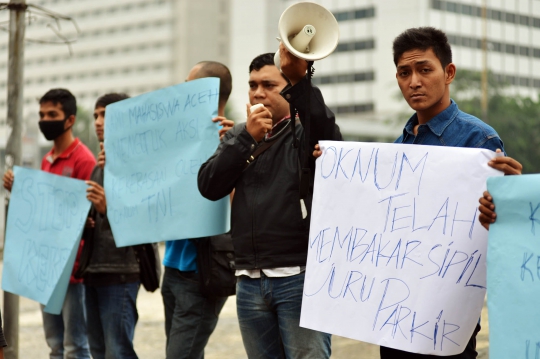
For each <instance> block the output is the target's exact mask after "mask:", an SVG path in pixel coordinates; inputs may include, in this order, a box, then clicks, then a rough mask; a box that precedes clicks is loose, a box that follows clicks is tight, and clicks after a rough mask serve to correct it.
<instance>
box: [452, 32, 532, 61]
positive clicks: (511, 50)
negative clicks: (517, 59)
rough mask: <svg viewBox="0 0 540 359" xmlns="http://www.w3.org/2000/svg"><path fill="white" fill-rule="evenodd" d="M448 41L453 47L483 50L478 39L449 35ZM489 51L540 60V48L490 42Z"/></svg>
mask: <svg viewBox="0 0 540 359" xmlns="http://www.w3.org/2000/svg"><path fill="white" fill-rule="evenodd" d="M447 37H448V41H449V42H450V44H452V45H456V46H463V47H468V48H472V49H481V48H482V40H481V39H477V38H471V37H467V36H460V35H452V34H448V35H447ZM489 49H490V51H493V52H501V53H506V54H511V55H519V56H524V57H530V56H533V57H536V58H540V48H531V47H529V46H521V45H514V44H507V43H503V42H499V41H489Z"/></svg>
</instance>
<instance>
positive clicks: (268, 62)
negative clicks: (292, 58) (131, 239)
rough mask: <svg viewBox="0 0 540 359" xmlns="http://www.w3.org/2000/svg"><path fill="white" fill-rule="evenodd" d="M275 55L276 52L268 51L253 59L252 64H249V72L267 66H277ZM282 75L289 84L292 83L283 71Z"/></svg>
mask: <svg viewBox="0 0 540 359" xmlns="http://www.w3.org/2000/svg"><path fill="white" fill-rule="evenodd" d="M274 55H275V53H273V52H268V53H266V54H262V55H259V56H257V57H256V58H254V59H253V60H252V61H251V64H249V73H251V72H252V71H253V70H255V71H259V70H260V69H262V68H263V67H265V66H276V64H275V63H274ZM281 76H282V77H283V78H284V79H285V81H287V83H288V84H290V82H289V79H288V78H287V77H285V75H283V72H281Z"/></svg>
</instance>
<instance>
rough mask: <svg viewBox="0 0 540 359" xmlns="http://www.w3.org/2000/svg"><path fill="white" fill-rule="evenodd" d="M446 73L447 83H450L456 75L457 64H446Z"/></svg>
mask: <svg viewBox="0 0 540 359" xmlns="http://www.w3.org/2000/svg"><path fill="white" fill-rule="evenodd" d="M444 75H445V78H446V81H445V83H446V84H447V85H450V84H451V83H452V81H454V78H455V77H456V65H454V64H453V63H452V62H451V63H449V64H448V65H446V68H445V69H444Z"/></svg>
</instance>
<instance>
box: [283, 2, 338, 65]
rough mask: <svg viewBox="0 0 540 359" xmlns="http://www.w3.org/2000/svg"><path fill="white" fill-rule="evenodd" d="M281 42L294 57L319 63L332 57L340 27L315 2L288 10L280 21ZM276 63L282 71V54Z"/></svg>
mask: <svg viewBox="0 0 540 359" xmlns="http://www.w3.org/2000/svg"><path fill="white" fill-rule="evenodd" d="M278 31H279V36H280V39H279V40H280V41H282V42H283V45H285V47H286V48H287V50H289V52H290V53H292V54H293V55H294V56H296V57H299V58H301V59H304V60H306V61H316V60H320V59H323V58H325V57H327V56H328V55H330V54H331V53H332V52H334V50H335V49H336V47H337V44H338V41H339V26H338V23H337V20H336V18H335V17H334V15H333V14H332V13H331V12H330V11H328V10H327V9H326V8H325V7H323V6H321V5H319V4H315V3H312V2H300V3H296V4H293V5H291V6H289V7H288V8H287V9H286V10H285V11H284V12H283V14H281V17H280V19H279V25H278ZM274 62H275V64H276V66H277V67H278V68H280V61H279V51H277V52H276V55H275V56H274Z"/></svg>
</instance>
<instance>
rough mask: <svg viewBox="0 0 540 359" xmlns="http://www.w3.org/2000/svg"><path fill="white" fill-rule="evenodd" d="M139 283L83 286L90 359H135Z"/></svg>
mask: <svg viewBox="0 0 540 359" xmlns="http://www.w3.org/2000/svg"><path fill="white" fill-rule="evenodd" d="M139 284H140V283H139V282H138V281H137V282H132V283H123V284H115V285H104V286H90V285H87V286H86V311H87V312H88V313H89V314H90V315H89V316H88V342H89V343H90V352H91V353H92V358H93V359H120V358H122V359H137V354H135V350H134V349H133V335H134V334H135V324H137V319H139V314H138V313H137V294H138V293H139Z"/></svg>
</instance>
